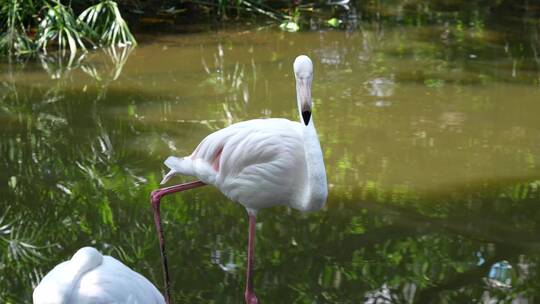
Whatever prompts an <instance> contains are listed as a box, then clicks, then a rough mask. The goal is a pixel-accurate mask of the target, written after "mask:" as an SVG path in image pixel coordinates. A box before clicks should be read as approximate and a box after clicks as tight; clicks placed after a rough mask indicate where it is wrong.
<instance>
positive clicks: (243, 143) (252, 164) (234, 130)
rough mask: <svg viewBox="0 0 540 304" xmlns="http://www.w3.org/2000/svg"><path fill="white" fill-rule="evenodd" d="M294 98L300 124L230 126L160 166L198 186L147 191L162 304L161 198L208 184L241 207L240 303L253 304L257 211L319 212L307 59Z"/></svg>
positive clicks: (321, 199)
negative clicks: (244, 254)
mask: <svg viewBox="0 0 540 304" xmlns="http://www.w3.org/2000/svg"><path fill="white" fill-rule="evenodd" d="M294 75H295V78H296V96H297V103H298V111H299V113H300V122H293V121H290V120H287V119H281V118H271V119H254V120H249V121H244V122H239V123H236V124H233V125H231V126H229V127H227V128H224V129H221V130H219V131H216V132H214V133H212V134H210V135H208V136H207V137H206V138H205V139H204V140H203V141H202V142H201V143H200V144H199V146H198V147H197V148H196V149H195V151H194V152H193V153H192V154H191V155H189V156H187V157H183V158H177V157H174V156H171V157H169V158H168V159H167V160H166V161H165V165H167V167H169V168H170V169H171V170H170V172H169V173H168V174H167V175H165V177H164V179H163V181H162V184H163V183H166V182H167V181H168V180H169V179H170V178H171V177H172V176H174V175H189V176H195V177H197V178H198V179H199V181H195V182H191V183H186V184H181V185H176V186H172V187H168V188H163V189H158V190H155V191H153V192H152V195H151V198H152V206H153V209H154V219H155V222H156V227H157V230H158V234H159V242H160V249H161V254H162V260H163V269H164V280H165V289H166V295H167V303H170V291H169V274H168V268H167V257H166V254H165V245H164V238H163V234H162V233H163V231H162V227H161V217H160V209H159V205H160V199H161V198H162V197H163V196H164V195H167V194H171V193H175V192H179V191H184V190H188V189H193V188H196V187H200V186H203V185H206V184H210V185H214V186H215V187H217V188H218V189H219V190H220V191H221V192H222V193H223V194H225V195H226V196H227V197H228V198H230V199H231V200H233V201H236V202H238V203H240V204H241V205H243V206H244V207H245V208H246V210H247V213H248V216H249V240H248V261H247V275H246V277H247V278H246V290H245V294H244V296H245V301H246V303H248V304H255V303H257V297H256V296H255V293H254V291H253V260H254V258H253V242H254V237H255V221H256V215H257V211H258V210H259V209H262V208H267V207H271V206H277V205H286V206H289V207H292V208H294V209H297V210H300V211H313V210H319V209H321V208H322V207H323V205H324V203H325V201H326V197H327V194H328V189H327V183H326V171H325V168H324V162H323V155H322V151H321V146H320V144H319V139H318V137H317V131H316V130H315V125H314V123H313V118H312V117H311V109H312V101H311V81H312V79H313V64H312V62H311V59H309V57H307V56H304V55H302V56H298V57H297V58H296V60H295V61H294Z"/></svg>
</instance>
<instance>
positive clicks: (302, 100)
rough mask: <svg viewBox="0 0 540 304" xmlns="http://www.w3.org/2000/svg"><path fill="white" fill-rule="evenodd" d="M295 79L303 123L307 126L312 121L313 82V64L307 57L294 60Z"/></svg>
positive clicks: (303, 56) (302, 56) (301, 56)
mask: <svg viewBox="0 0 540 304" xmlns="http://www.w3.org/2000/svg"><path fill="white" fill-rule="evenodd" d="M293 68H294V77H295V78H296V99H297V102H298V110H299V111H300V113H301V116H302V122H303V123H304V124H305V125H306V126H307V125H308V123H309V121H310V119H311V107H312V102H311V81H312V80H313V63H312V62H311V59H309V57H308V56H306V55H300V56H298V57H296V60H294V65H293Z"/></svg>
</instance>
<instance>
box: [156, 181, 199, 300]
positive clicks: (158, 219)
mask: <svg viewBox="0 0 540 304" xmlns="http://www.w3.org/2000/svg"><path fill="white" fill-rule="evenodd" d="M204 185H206V184H205V183H203V182H201V181H194V182H189V183H185V184H180V185H175V186H171V187H167V188H162V189H157V190H154V191H152V194H150V199H151V202H152V209H153V210H154V222H155V223H156V229H157V232H158V239H159V249H160V251H161V261H162V263H163V280H164V281H165V295H166V297H165V301H166V302H167V304H170V303H171V291H170V282H169V268H168V265H167V253H166V252H165V238H164V237H163V228H162V226H161V212H160V209H159V205H160V203H161V198H162V197H164V196H165V195H168V194H172V193H176V192H181V191H185V190H189V189H193V188H197V187H201V186H204Z"/></svg>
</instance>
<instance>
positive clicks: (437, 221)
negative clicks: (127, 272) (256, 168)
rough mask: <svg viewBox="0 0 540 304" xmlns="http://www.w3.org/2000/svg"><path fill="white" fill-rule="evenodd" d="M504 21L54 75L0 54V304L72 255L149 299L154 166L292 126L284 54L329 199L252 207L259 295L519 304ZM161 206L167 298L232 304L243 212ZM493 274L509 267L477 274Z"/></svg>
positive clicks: (529, 88) (530, 126)
mask: <svg viewBox="0 0 540 304" xmlns="http://www.w3.org/2000/svg"><path fill="white" fill-rule="evenodd" d="M520 18H521V17H520ZM513 20H514V19H510V21H508V20H507V21H508V24H505V26H506V27H504V26H501V25H500V24H498V23H497V22H495V21H496V18H495V21H494V20H493V18H492V22H491V23H487V22H486V24H483V23H481V24H480V25H478V24H475V23H467V24H465V25H463V24H461V25H460V24H459V23H456V22H453V21H451V22H450V23H448V24H445V22H433V23H429V25H422V24H420V25H418V24H397V25H396V24H394V25H388V24H386V23H384V22H377V21H373V22H366V23H365V24H363V25H362V26H361V27H360V29H358V30H354V31H349V30H316V31H307V32H300V33H285V32H281V31H279V30H278V29H275V28H272V27H270V28H258V29H254V28H247V29H246V28H242V29H231V30H219V31H217V32H216V31H212V32H203V33H190V34H183V35H175V36H155V35H147V36H144V35H141V36H140V38H139V40H140V41H142V43H141V44H140V45H139V46H138V47H137V48H135V49H133V50H121V49H120V50H117V52H116V53H106V52H104V51H94V52H92V53H89V54H87V55H85V56H84V58H79V57H78V56H79V55H77V56H76V57H75V58H74V59H73V60H72V62H71V63H69V62H68V60H67V59H66V58H64V59H59V58H58V57H46V58H42V59H37V60H35V61H28V62H25V63H19V64H14V63H11V64H9V63H8V62H4V63H3V64H2V65H1V66H0V67H1V74H0V100H1V102H0V124H1V126H2V127H1V128H0V213H1V214H0V300H2V302H6V303H25V302H30V301H31V300H30V299H31V292H32V288H33V286H35V284H36V283H37V282H38V281H39V279H40V278H41V277H42V276H43V275H44V274H46V273H47V271H48V270H50V269H51V268H52V267H53V265H55V264H57V263H59V262H61V261H63V260H66V259H68V258H69V257H70V256H71V255H72V254H73V253H74V252H75V251H76V250H77V249H78V248H80V247H82V246H85V245H91V246H94V247H96V248H98V249H99V250H101V251H102V252H104V253H107V254H111V255H113V256H115V257H117V258H119V259H120V260H122V261H123V262H124V263H125V264H127V265H128V266H130V267H132V268H133V269H135V270H136V271H138V272H140V273H142V274H144V275H145V276H146V277H148V278H149V279H150V280H151V281H152V282H154V283H155V284H156V285H158V286H159V287H160V289H162V288H161V286H162V278H161V266H160V260H159V251H158V245H157V238H156V235H155V229H154V227H153V222H152V214H151V208H150V205H149V193H150V191H151V190H152V189H155V188H157V187H158V181H159V180H160V179H161V176H162V174H163V173H164V172H165V168H164V166H163V165H162V161H163V160H164V159H165V158H166V157H167V156H168V155H171V154H174V155H179V156H181V155H187V154H189V153H191V151H192V149H193V148H194V147H195V146H196V145H197V143H198V142H199V141H200V140H201V139H202V138H204V136H206V135H207V134H209V133H211V132H213V131H215V130H217V129H219V128H223V127H226V126H228V125H230V124H232V123H235V122H238V121H243V120H247V119H251V118H260V117H285V118H289V119H292V120H297V119H298V113H297V109H296V105H295V92H294V89H295V87H294V76H293V74H292V61H293V60H294V58H295V57H296V56H297V55H298V54H302V53H305V54H308V55H309V56H310V57H311V58H312V59H313V61H314V65H315V78H314V83H313V94H312V95H313V97H314V104H315V109H314V114H313V117H314V119H315V120H316V123H317V130H318V133H319V136H320V139H321V145H322V148H323V150H324V157H325V162H326V169H327V173H328V182H329V189H330V192H329V199H328V202H327V205H326V207H325V208H324V209H323V210H322V211H319V212H316V213H310V214H300V213H299V212H296V211H292V210H289V209H286V208H283V207H279V208H273V209H268V210H264V211H262V212H260V215H259V223H258V225H257V239H256V251H255V255H256V269H255V290H256V292H257V294H258V297H259V299H260V301H261V302H262V303H363V301H364V300H366V299H368V298H370V297H371V298H372V299H373V298H374V297H375V296H376V294H377V292H378V295H380V296H386V297H391V298H392V299H391V300H392V302H393V303H409V302H411V301H413V300H414V301H415V302H418V303H429V302H445V303H468V302H478V301H481V300H487V299H489V298H491V299H500V300H501V301H503V302H506V301H510V300H511V299H515V298H522V299H530V300H534V299H537V298H538V296H539V295H540V292H539V290H540V272H539V271H538V266H537V265H538V263H539V262H540V236H539V235H540V224H539V223H540V164H538V162H539V160H540V119H539V118H538V117H539V115H538V113H540V59H539V57H538V56H539V55H538V53H537V52H538V50H540V39H539V36H538V31H539V30H540V27H539V25H538V20H537V19H532V20H529V19H518V21H515V20H514V21H513ZM189 180H191V179H190V178H184V179H182V178H178V179H175V182H181V181H189ZM163 215H164V217H165V230H166V235H167V240H168V242H169V244H168V248H169V257H170V266H171V272H172V282H173V287H172V288H173V298H174V299H175V302H176V303H241V302H242V299H243V287H244V271H245V268H244V267H245V261H246V252H245V246H246V243H247V217H246V216H245V211H244V209H243V208H242V207H241V206H240V205H238V204H235V203H233V202H230V201H228V200H227V199H225V198H224V196H222V195H221V194H220V193H219V192H218V191H217V190H215V189H213V188H211V187H204V188H200V189H197V190H193V191H191V192H189V193H183V194H181V195H177V196H175V197H174V198H168V199H166V200H165V201H164V207H163ZM501 261H507V262H508V263H509V264H510V265H511V266H512V269H511V270H509V271H507V274H506V275H502V276H500V277H499V282H495V281H493V280H492V281H489V280H488V273H489V271H490V268H491V267H492V265H493V264H495V263H496V262H501ZM506 277H508V278H509V279H508V281H505V278H506ZM503 281H504V282H503ZM502 285H504V286H505V287H504V286H502ZM496 286H499V287H496ZM501 286H502V287H501Z"/></svg>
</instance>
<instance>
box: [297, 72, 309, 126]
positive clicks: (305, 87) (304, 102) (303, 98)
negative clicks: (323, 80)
mask: <svg viewBox="0 0 540 304" xmlns="http://www.w3.org/2000/svg"><path fill="white" fill-rule="evenodd" d="M298 83H299V88H298V91H299V93H300V111H301V112H302V120H303V121H304V124H305V125H306V126H307V125H308V124H309V121H310V119H311V88H310V86H311V85H310V84H311V81H309V79H300V80H299V82H298Z"/></svg>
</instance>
